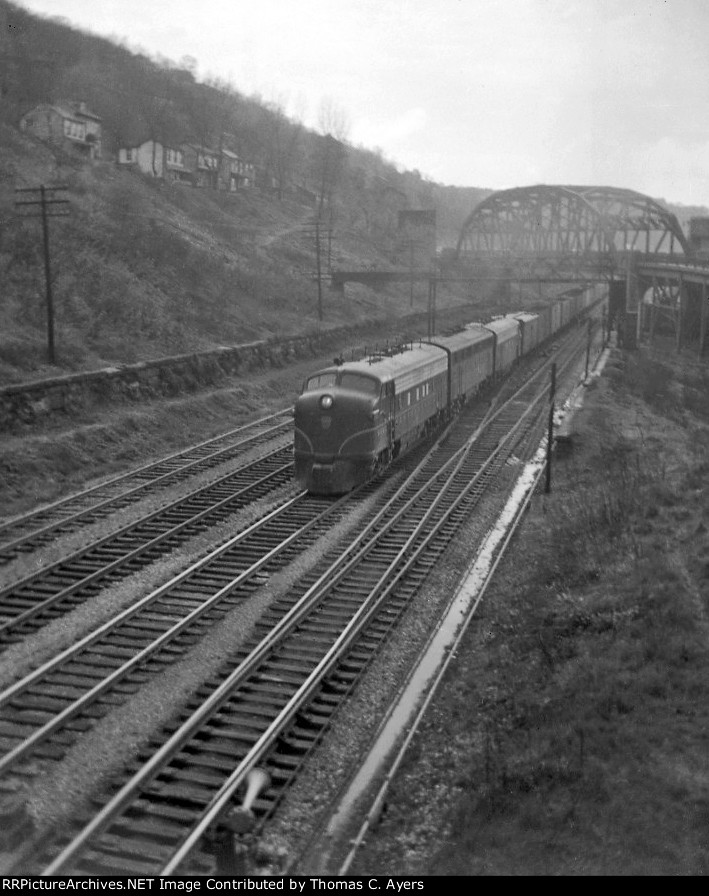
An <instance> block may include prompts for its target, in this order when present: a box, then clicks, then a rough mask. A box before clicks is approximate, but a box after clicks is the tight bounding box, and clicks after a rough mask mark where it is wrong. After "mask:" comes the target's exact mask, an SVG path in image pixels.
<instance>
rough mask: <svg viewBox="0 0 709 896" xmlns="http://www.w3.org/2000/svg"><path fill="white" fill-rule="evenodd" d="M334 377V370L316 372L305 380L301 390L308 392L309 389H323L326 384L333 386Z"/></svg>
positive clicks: (335, 375)
mask: <svg viewBox="0 0 709 896" xmlns="http://www.w3.org/2000/svg"><path fill="white" fill-rule="evenodd" d="M336 378H337V373H336V372H335V371H334V370H332V371H329V372H328V373H318V374H316V375H315V376H311V377H310V379H309V380H308V381H307V382H306V384H305V386H304V387H303V392H310V391H311V389H325V388H327V387H328V386H334V385H335V379H336Z"/></svg>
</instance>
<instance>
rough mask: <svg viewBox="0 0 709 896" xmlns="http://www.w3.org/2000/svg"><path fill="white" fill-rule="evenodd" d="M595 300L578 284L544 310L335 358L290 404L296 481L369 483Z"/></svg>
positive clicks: (317, 487) (348, 486)
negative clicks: (352, 356) (348, 357)
mask: <svg viewBox="0 0 709 896" xmlns="http://www.w3.org/2000/svg"><path fill="white" fill-rule="evenodd" d="M597 301H598V298H597V296H596V294H595V292H594V291H593V290H583V289H577V290H574V291H572V292H570V293H567V294H564V295H563V296H561V297H560V298H558V299H556V300H554V301H552V302H551V303H549V304H548V305H546V306H545V307H544V308H543V309H541V310H537V311H534V312H531V311H519V312H516V313H511V314H506V315H504V316H502V317H498V318H495V319H493V320H491V321H488V322H486V323H484V324H482V323H469V324H467V325H466V326H465V327H464V328H463V329H461V330H459V331H458V332H455V333H452V334H450V335H447V336H434V337H431V338H429V339H426V340H423V339H422V340H420V341H415V342H407V343H406V344H400V345H394V346H391V347H387V348H386V349H385V350H382V351H378V352H377V351H375V352H371V353H369V354H367V355H366V356H365V357H363V358H361V359H360V360H352V361H344V360H343V359H342V358H336V359H335V360H334V362H333V364H332V365H331V366H330V367H326V368H324V369H321V370H318V371H315V372H314V373H312V374H310V375H309V376H308V377H307V378H306V379H305V381H304V383H303V387H302V390H301V393H300V395H299V396H298V398H297V400H296V402H295V408H294V423H295V434H294V443H293V451H294V461H295V479H296V482H297V483H298V485H299V486H300V487H301V488H304V489H306V490H307V491H308V492H310V493H311V494H316V495H339V494H344V493H346V492H348V491H351V490H352V489H353V488H356V487H357V486H359V485H361V484H363V483H365V482H368V481H369V480H370V479H372V478H373V477H374V476H376V475H378V474H379V473H380V472H382V471H383V470H385V469H386V467H388V466H389V464H391V462H392V461H393V460H394V459H395V458H397V457H399V456H401V455H403V454H404V453H406V452H407V451H410V450H411V449H412V448H413V447H414V446H415V445H416V444H417V443H418V442H420V441H421V440H422V439H425V438H426V437H427V436H428V435H430V434H431V433H432V432H434V431H436V430H438V429H439V428H440V427H441V426H442V425H443V424H444V423H445V422H446V421H448V420H450V419H451V417H452V416H453V415H455V414H456V413H457V412H458V411H459V410H460V408H461V407H462V405H463V404H464V403H465V402H466V401H467V400H468V399H469V398H471V397H472V396H473V395H475V394H476V393H478V392H479V391H480V389H481V388H482V387H483V386H485V384H487V383H490V382H492V381H494V380H496V379H497V378H499V377H501V376H503V375H504V374H505V373H507V372H508V371H509V370H510V369H511V368H512V366H513V365H514V364H516V362H517V361H518V359H519V358H520V357H521V356H522V355H526V354H528V353H530V352H533V351H534V350H535V349H536V348H537V347H538V346H539V345H541V344H542V343H543V342H545V341H546V340H548V339H549V338H550V337H552V336H553V335H554V334H556V333H557V332H558V331H559V330H561V329H563V328H564V327H566V326H567V325H568V324H569V323H571V322H572V321H574V320H576V319H577V318H579V317H580V316H581V315H583V314H584V313H585V312H587V311H588V309H589V308H590V307H591V306H593V305H594V304H595V303H596V302H597Z"/></svg>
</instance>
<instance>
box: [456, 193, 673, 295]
mask: <svg viewBox="0 0 709 896" xmlns="http://www.w3.org/2000/svg"><path fill="white" fill-rule="evenodd" d="M638 252H640V253H643V254H645V255H652V257H654V258H657V257H663V258H670V259H675V258H684V257H686V256H687V255H689V254H690V246H689V243H688V241H687V239H686V238H685V236H684V233H683V232H682V228H681V226H680V224H679V222H678V220H677V218H676V217H675V216H674V215H673V214H672V213H671V212H669V211H667V209H665V208H663V207H662V206H661V205H660V204H659V203H657V202H655V200H653V199H651V198H650V197H648V196H644V195H642V194H641V193H636V192H635V191H633V190H624V189H618V188H615V187H580V186H549V185H538V186H533V187H518V188H515V189H512V190H502V191H499V192H497V193H493V194H492V195H490V196H488V197H487V198H486V199H485V200H483V202H481V203H480V204H479V205H478V206H477V207H476V208H475V209H474V210H473V212H472V214H471V215H470V216H469V217H468V219H467V220H466V221H465V223H464V225H463V228H462V230H461V234H460V238H459V240H458V245H457V249H456V256H457V260H458V262H463V263H467V264H469V265H471V266H476V265H479V264H481V263H482V264H485V265H486V266H488V267H489V266H492V267H494V268H497V269H498V270H500V271H501V272H502V270H506V271H507V272H508V275H512V276H516V277H539V278H542V279H547V278H549V279H554V278H570V279H576V278H578V279H584V280H587V279H589V277H590V278H593V279H613V278H614V277H617V276H619V274H620V272H621V271H622V270H623V269H624V264H625V259H626V258H627V256H628V253H633V254H635V253H638Z"/></svg>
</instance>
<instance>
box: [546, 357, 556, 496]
mask: <svg viewBox="0 0 709 896" xmlns="http://www.w3.org/2000/svg"><path fill="white" fill-rule="evenodd" d="M555 398H556V361H555V362H554V363H553V364H552V365H551V388H550V390H549V419H548V423H547V467H546V482H545V484H544V491H545V492H546V494H547V495H548V494H549V493H550V492H551V457H552V453H553V448H554V399H555Z"/></svg>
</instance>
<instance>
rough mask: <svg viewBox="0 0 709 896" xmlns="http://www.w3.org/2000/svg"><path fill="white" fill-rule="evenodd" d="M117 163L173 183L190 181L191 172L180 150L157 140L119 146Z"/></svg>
mask: <svg viewBox="0 0 709 896" xmlns="http://www.w3.org/2000/svg"><path fill="white" fill-rule="evenodd" d="M118 164H119V165H120V166H121V167H124V166H130V167H133V168H136V169H137V170H138V171H141V172H142V173H143V174H147V175H149V176H150V177H161V178H164V179H165V180H168V181H172V182H173V183H174V182H183V181H186V182H187V183H191V182H192V173H191V172H190V171H189V170H188V169H187V168H186V167H185V158H184V153H183V152H182V150H181V149H178V148H176V147H172V146H165V145H164V144H162V143H160V141H158V140H143V141H142V142H141V143H137V144H136V145H135V146H121V147H120V149H119V150H118Z"/></svg>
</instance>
